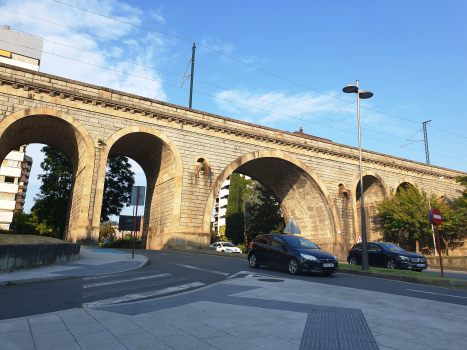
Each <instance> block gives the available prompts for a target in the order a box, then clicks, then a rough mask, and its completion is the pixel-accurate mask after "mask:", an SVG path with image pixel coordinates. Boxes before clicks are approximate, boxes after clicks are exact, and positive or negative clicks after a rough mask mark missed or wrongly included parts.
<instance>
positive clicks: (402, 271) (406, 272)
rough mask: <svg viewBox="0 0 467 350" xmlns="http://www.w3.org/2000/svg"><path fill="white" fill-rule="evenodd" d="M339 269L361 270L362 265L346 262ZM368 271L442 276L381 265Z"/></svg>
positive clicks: (431, 276)
mask: <svg viewBox="0 0 467 350" xmlns="http://www.w3.org/2000/svg"><path fill="white" fill-rule="evenodd" d="M339 269H349V270H361V269H362V266H361V265H347V264H339ZM369 271H373V272H383V273H387V274H391V275H399V276H400V275H402V276H410V277H420V278H443V277H441V276H438V275H432V274H427V273H422V272H416V271H409V270H391V269H385V268H383V267H371V266H370V269H369ZM444 279H452V278H448V277H444Z"/></svg>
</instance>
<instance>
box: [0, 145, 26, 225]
mask: <svg viewBox="0 0 467 350" xmlns="http://www.w3.org/2000/svg"><path fill="white" fill-rule="evenodd" d="M25 151H26V146H20V147H17V148H16V149H14V150H13V151H11V152H10V153H8V155H7V156H6V157H5V159H4V160H3V162H2V164H1V167H0V229H3V230H8V229H9V228H10V224H11V222H12V220H13V213H14V212H15V211H18V210H22V209H23V206H24V200H25V198H26V191H27V186H28V183H29V174H30V171H31V165H32V158H31V157H28V156H25V154H24V153H25ZM25 158H27V159H25Z"/></svg>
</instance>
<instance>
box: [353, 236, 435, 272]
mask: <svg viewBox="0 0 467 350" xmlns="http://www.w3.org/2000/svg"><path fill="white" fill-rule="evenodd" d="M368 261H369V263H370V266H376V267H387V268H388V269H401V270H412V271H422V270H424V269H426V268H428V263H427V262H426V259H425V256H423V255H421V254H417V253H412V252H408V251H406V250H404V249H402V248H401V247H399V246H397V245H395V244H393V243H384V242H378V243H376V242H368ZM347 262H348V263H349V264H351V265H360V264H361V263H362V244H361V243H357V244H355V245H354V246H353V247H352V248H351V249H350V250H349V251H348V255H347Z"/></svg>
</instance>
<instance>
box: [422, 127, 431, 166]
mask: <svg viewBox="0 0 467 350" xmlns="http://www.w3.org/2000/svg"><path fill="white" fill-rule="evenodd" d="M430 122H431V120H428V121H426V122H423V140H424V141H425V156H426V163H427V164H430V152H429V151H428V132H427V131H426V126H427V125H430Z"/></svg>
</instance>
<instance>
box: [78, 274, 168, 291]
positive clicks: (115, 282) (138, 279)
mask: <svg viewBox="0 0 467 350" xmlns="http://www.w3.org/2000/svg"><path fill="white" fill-rule="evenodd" d="M167 276H170V273H161V274H159V275H150V276H143V277H135V278H128V279H125V280H115V281H110V282H97V283H89V284H85V285H83V288H92V287H100V286H108V285H109V284H117V283H126V282H133V281H141V280H147V279H151V278H161V277H167Z"/></svg>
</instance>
